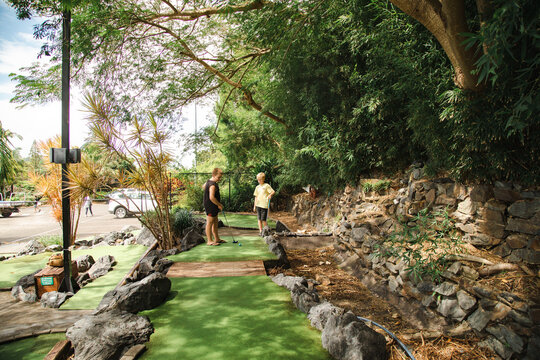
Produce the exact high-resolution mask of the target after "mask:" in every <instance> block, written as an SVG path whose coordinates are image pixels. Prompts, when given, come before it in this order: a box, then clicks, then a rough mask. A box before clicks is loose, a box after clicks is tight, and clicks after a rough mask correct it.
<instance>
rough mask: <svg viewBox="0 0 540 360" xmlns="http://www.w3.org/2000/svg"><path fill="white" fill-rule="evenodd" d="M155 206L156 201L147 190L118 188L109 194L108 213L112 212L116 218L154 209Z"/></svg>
mask: <svg viewBox="0 0 540 360" xmlns="http://www.w3.org/2000/svg"><path fill="white" fill-rule="evenodd" d="M156 206H157V203H156V201H155V200H154V199H153V198H152V196H151V195H150V193H149V192H148V191H142V190H137V189H120V190H118V191H115V192H113V193H111V194H109V213H111V214H114V215H115V216H116V217H117V218H125V217H126V216H128V215H133V214H141V213H144V212H146V211H148V210H154V209H155V208H156Z"/></svg>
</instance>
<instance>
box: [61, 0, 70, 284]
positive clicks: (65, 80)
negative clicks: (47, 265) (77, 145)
mask: <svg viewBox="0 0 540 360" xmlns="http://www.w3.org/2000/svg"><path fill="white" fill-rule="evenodd" d="M70 42H71V11H70V10H64V11H63V13H62V148H63V149H65V151H66V156H68V154H69V80H70V61H71V57H70ZM68 168H69V161H65V162H64V163H62V236H63V245H64V250H63V254H64V280H63V284H62V286H61V288H62V290H63V291H65V292H73V284H72V282H71V252H70V251H69V247H70V246H71V205H70V199H69V187H68V186H69V179H68Z"/></svg>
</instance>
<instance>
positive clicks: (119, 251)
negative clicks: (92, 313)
mask: <svg viewBox="0 0 540 360" xmlns="http://www.w3.org/2000/svg"><path fill="white" fill-rule="evenodd" d="M146 249H147V248H146V246H142V245H129V246H100V247H97V248H93V249H86V250H82V251H74V253H73V258H76V257H78V256H81V255H85V254H90V255H92V256H93V257H94V259H95V260H97V259H98V258H99V257H101V256H104V255H112V256H114V258H115V259H116V261H117V264H116V265H115V266H114V267H113V270H112V271H109V273H108V274H107V275H105V276H102V277H100V278H98V279H96V280H94V281H92V282H91V283H89V284H87V285H86V286H85V287H83V288H82V289H81V290H79V291H78V292H77V293H76V294H75V295H74V296H73V297H72V298H70V299H68V300H67V301H66V302H65V303H64V304H63V305H62V306H61V308H62V310H68V309H71V310H90V309H95V308H96V307H97V306H98V305H99V302H100V301H101V299H102V298H103V295H105V293H107V292H108V291H109V290H112V289H114V287H115V286H116V285H117V284H118V283H119V282H120V280H122V278H123V277H124V275H126V274H127V272H128V271H129V270H130V269H131V268H132V267H133V265H134V264H135V263H136V262H137V261H138V260H139V258H140V257H141V256H142V254H144V252H145V251H146Z"/></svg>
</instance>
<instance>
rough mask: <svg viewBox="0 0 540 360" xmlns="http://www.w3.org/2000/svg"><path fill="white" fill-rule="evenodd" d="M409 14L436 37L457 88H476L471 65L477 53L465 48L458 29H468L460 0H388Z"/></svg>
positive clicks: (476, 89)
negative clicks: (452, 72)
mask: <svg viewBox="0 0 540 360" xmlns="http://www.w3.org/2000/svg"><path fill="white" fill-rule="evenodd" d="M390 2H392V3H393V4H394V5H395V6H397V7H398V8H400V9H401V10H402V11H403V12H404V13H406V14H408V15H410V16H412V17H413V18H415V19H416V20H418V21H419V22H420V23H421V24H422V25H424V26H425V27H426V29H428V30H429V31H430V32H431V33H432V34H433V35H434V36H435V38H437V40H438V41H439V43H440V44H441V46H442V47H443V49H444V52H445V53H446V55H447V56H448V58H449V59H450V62H451V63H452V66H453V67H454V83H455V84H456V86H458V87H459V88H461V89H467V90H473V91H478V90H480V88H481V86H480V85H479V84H478V77H477V76H476V75H474V74H472V73H471V71H472V70H474V69H475V66H474V64H475V62H476V60H477V55H475V52H474V49H469V50H466V49H465V46H464V45H463V41H464V40H465V38H464V37H463V36H461V34H462V33H467V32H470V31H469V28H468V26H467V19H466V17H465V1H464V0H390Z"/></svg>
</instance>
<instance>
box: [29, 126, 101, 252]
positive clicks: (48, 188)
mask: <svg viewBox="0 0 540 360" xmlns="http://www.w3.org/2000/svg"><path fill="white" fill-rule="evenodd" d="M36 145H37V151H38V153H39V155H40V156H41V158H42V159H43V166H44V168H45V171H44V172H43V173H36V172H30V173H29V178H30V181H31V182H32V183H33V184H34V185H35V187H36V191H37V192H38V193H40V194H42V195H43V196H45V197H47V198H48V199H49V200H50V201H51V206H52V213H53V216H54V218H55V219H56V221H58V223H59V224H60V226H62V167H61V166H60V165H59V164H54V163H51V162H50V161H49V151H50V149H51V148H60V147H61V138H60V136H56V137H54V138H52V139H48V140H45V141H38V142H37V144H36ZM102 174H103V169H102V166H101V165H100V164H97V163H95V162H93V161H92V160H91V159H89V158H87V157H86V156H85V154H84V153H83V154H82V155H81V162H80V163H78V164H70V166H69V171H68V179H69V189H70V192H69V195H70V204H71V211H70V214H71V243H72V244H73V242H74V241H75V240H76V238H77V230H78V227H79V219H80V217H81V209H82V207H83V203H84V198H85V197H86V196H91V195H92V194H94V192H95V190H96V189H97V188H98V186H99V185H101V184H102V183H103V181H104V179H103V176H102Z"/></svg>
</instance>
